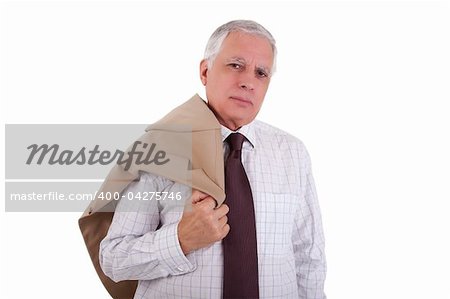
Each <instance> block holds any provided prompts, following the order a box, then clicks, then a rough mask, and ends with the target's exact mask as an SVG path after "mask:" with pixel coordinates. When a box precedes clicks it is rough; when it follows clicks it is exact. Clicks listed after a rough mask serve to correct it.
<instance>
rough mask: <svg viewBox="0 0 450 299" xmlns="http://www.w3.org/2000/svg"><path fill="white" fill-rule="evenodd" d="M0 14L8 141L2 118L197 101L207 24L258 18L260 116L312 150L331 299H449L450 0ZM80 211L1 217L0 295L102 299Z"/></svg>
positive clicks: (129, 115)
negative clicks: (271, 65) (264, 60)
mask: <svg viewBox="0 0 450 299" xmlns="http://www.w3.org/2000/svg"><path fill="white" fill-rule="evenodd" d="M0 9H1V15H0V20H1V21H0V25H1V27H0V28H1V29H0V30H1V39H0V42H1V47H0V51H1V52H0V54H1V60H0V63H1V65H0V75H1V85H0V96H1V109H0V110H1V112H0V113H1V119H2V127H1V134H2V136H0V140H2V143H3V142H4V141H3V140H4V125H3V124H4V123H10V124H14V123H51V124H52V123H54V124H58V123H139V124H141V123H152V122H154V121H156V120H157V119H158V118H160V117H161V116H163V115H164V114H165V113H167V112H168V111H169V110H170V109H172V108H173V107H175V106H176V105H178V104H180V103H182V102H184V101H185V100H187V99H188V98H189V97H191V96H192V95H193V94H194V93H196V92H199V93H201V92H202V91H203V89H202V85H201V84H200V80H199V76H198V65H199V61H200V59H201V58H202V55H203V49H204V46H205V44H206V41H207V39H208V37H209V35H210V34H211V33H212V31H213V30H214V29H215V28H216V27H217V26H219V25H221V24H222V23H225V22H227V21H229V20H231V19H238V18H245V19H253V20H256V21H258V22H260V23H261V24H263V25H264V26H265V27H266V28H268V29H269V30H270V31H271V32H272V34H273V35H274V36H275V38H276V39H277V45H278V49H279V57H278V72H277V73H276V74H275V76H274V77H273V80H272V83H271V87H270V89H269V92H268V94H267V97H266V100H265V103H264V105H263V109H262V110H261V113H260V115H259V118H260V119H261V120H263V121H266V122H269V123H271V124H273V125H275V126H277V127H280V128H282V129H285V130H286V131H288V132H290V133H292V134H294V135H295V136H297V137H299V138H300V139H302V140H303V141H304V143H305V144H306V146H307V148H308V150H309V152H310V154H311V157H312V162H313V170H314V175H315V179H316V184H317V189H318V194H319V199H320V204H321V208H322V214H323V222H324V229H325V234H326V240H327V247H326V253H327V258H328V267H329V270H328V277H327V281H326V292H327V294H328V297H329V298H338V299H361V298H364V299H371V298H374V299H381V298H383V299H385V298H450V287H449V280H450V274H449V272H450V270H449V269H450V257H449V256H450V240H449V238H450V232H449V229H450V216H449V213H450V209H449V204H448V202H449V200H450V191H449V189H450V158H449V154H450V134H449V129H450V117H449V114H450V113H449V112H450V109H449V108H448V103H449V102H450V92H449V85H450V58H449V55H450V54H449V53H450V45H449V40H450V30H449V29H450V9H449V4H448V2H446V1H415V2H410V1H395V2H392V1H346V2H342V1H327V2H320V1H311V2H297V3H283V2H277V3H275V2H265V3H262V2H256V1H255V2H245V3H243V2H227V3H219V2H211V1H210V2H209V4H208V3H203V2H178V3H174V2H165V3H155V2H125V1H123V2H106V1H105V2H103V1H97V2H88V1H78V2H65V1H58V3H56V2H40V1H39V2H37V1H36V2H34V1H33V2H18V1H11V2H3V3H2V4H1V6H0ZM0 154H1V156H2V157H4V146H2V147H1V153H0ZM1 163H2V167H3V169H4V161H3V159H2V161H1ZM1 176H2V179H4V171H2V173H1ZM3 187H4V186H3V184H1V188H2V190H0V191H1V193H0V194H2V195H3V194H4V193H3ZM2 198H3V196H2ZM2 210H3V208H2ZM80 214H81V212H80V213H5V212H3V211H2V212H1V226H0V227H1V242H0V243H1V268H0V269H1V272H2V274H3V275H2V277H3V278H2V279H0V284H1V286H0V290H1V292H2V294H0V297H1V298H8V299H9V298H108V295H107V293H106V291H105V290H104V289H103V286H102V285H101V283H100V281H99V280H98V279H97V277H96V274H95V271H94V268H93V267H92V266H91V262H90V260H89V257H88V254H87V251H86V249H85V247H84V243H83V240H82V238H81V234H80V232H79V230H78V225H77V219H78V217H79V216H80Z"/></svg>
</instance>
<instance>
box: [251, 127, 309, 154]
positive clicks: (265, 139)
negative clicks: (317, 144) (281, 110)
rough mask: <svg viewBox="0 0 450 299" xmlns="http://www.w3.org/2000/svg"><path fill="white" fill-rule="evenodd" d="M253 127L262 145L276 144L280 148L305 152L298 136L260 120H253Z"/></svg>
mask: <svg viewBox="0 0 450 299" xmlns="http://www.w3.org/2000/svg"><path fill="white" fill-rule="evenodd" d="M253 129H254V132H255V137H256V139H257V140H258V141H259V142H261V145H263V146H268V145H270V146H274V145H275V146H276V147H277V148H278V149H280V150H284V149H285V150H287V149H290V150H294V149H295V150H296V151H299V153H302V154H304V153H306V147H305V145H304V143H303V141H301V140H300V139H299V138H297V137H295V136H293V135H291V134H289V133H287V132H286V131H284V130H282V129H279V128H277V127H275V126H273V125H270V124H268V123H265V122H263V121H260V120H254V121H253Z"/></svg>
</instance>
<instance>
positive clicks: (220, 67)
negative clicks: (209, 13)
mask: <svg viewBox="0 0 450 299" xmlns="http://www.w3.org/2000/svg"><path fill="white" fill-rule="evenodd" d="M272 65H273V51H272V47H271V45H270V43H269V41H268V40H267V39H265V38H262V37H259V36H255V35H250V34H247V33H242V32H231V33H230V34H229V35H228V36H227V37H226V38H225V40H224V41H223V44H222V48H221V50H220V52H219V53H218V55H217V57H216V59H215V60H214V62H213V65H212V67H211V68H210V69H208V63H207V61H205V60H203V61H202V62H201V63H200V79H201V80H202V83H203V85H205V89H206V97H207V99H208V105H209V107H210V108H211V109H212V110H213V112H214V113H215V115H216V117H217V119H218V120H219V122H220V123H221V124H222V125H224V126H226V127H228V128H229V129H231V130H236V129H238V128H240V127H241V126H243V125H245V124H248V123H250V122H251V121H252V120H253V119H255V117H256V115H257V114H258V112H259V109H260V108H261V105H262V102H263V100H264V96H265V95H266V91H267V88H268V87H269V83H270V76H271V71H272Z"/></svg>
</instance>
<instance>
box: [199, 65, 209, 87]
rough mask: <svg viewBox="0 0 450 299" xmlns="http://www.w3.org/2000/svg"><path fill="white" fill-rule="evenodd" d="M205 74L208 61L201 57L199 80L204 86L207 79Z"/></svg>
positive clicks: (206, 73)
mask: <svg viewBox="0 0 450 299" xmlns="http://www.w3.org/2000/svg"><path fill="white" fill-rule="evenodd" d="M207 75H208V61H207V60H206V59H203V60H202V61H201V62H200V80H201V81H202V83H203V85H204V86H206V83H207V81H208V80H207Z"/></svg>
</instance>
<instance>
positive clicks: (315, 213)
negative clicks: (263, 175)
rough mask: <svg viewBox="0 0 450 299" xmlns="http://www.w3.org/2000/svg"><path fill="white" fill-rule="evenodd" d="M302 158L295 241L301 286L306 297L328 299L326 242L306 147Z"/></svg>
mask: <svg viewBox="0 0 450 299" xmlns="http://www.w3.org/2000/svg"><path fill="white" fill-rule="evenodd" d="M303 155H304V156H303V157H302V160H301V161H302V172H303V173H302V175H301V178H302V180H303V184H302V185H303V187H304V188H303V190H302V191H303V192H302V198H301V199H302V202H301V203H300V205H299V207H298V209H297V212H296V215H295V219H294V230H293V235H292V242H293V246H294V254H295V266H296V272H297V285H298V290H299V297H300V298H302V299H325V298H326V295H325V293H324V283H325V276H326V259H325V251H324V246H325V241H324V235H323V229H322V219H321V214H320V208H319V203H318V200H317V194H316V188H315V184H314V178H313V176H312V171H311V162H310V158H309V155H308V152H307V151H306V149H305V150H304V151H303Z"/></svg>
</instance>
